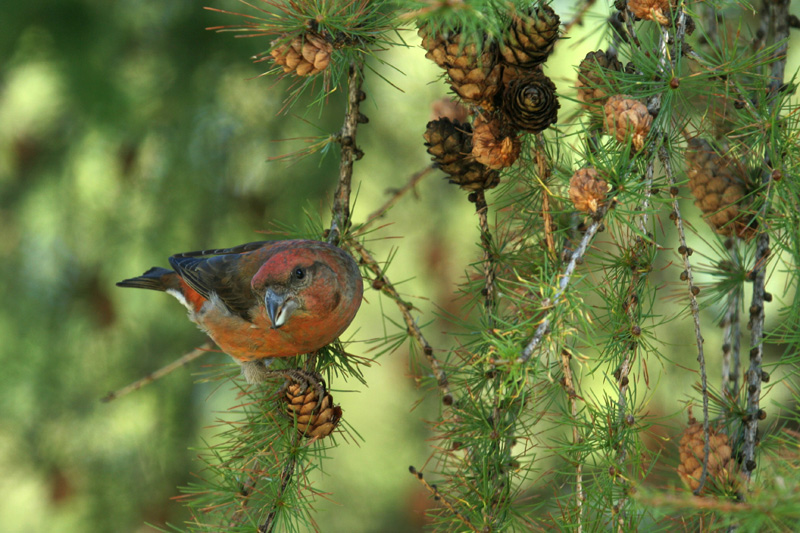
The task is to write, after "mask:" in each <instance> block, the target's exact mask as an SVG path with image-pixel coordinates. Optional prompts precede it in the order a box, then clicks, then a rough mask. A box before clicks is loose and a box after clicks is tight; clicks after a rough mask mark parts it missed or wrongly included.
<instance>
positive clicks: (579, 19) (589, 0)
mask: <svg viewBox="0 0 800 533" xmlns="http://www.w3.org/2000/svg"><path fill="white" fill-rule="evenodd" d="M596 1H597V0H583V4H582V5H581V7H580V9H578V12H577V13H575V16H573V17H572V20H570V21H569V22H567V23H566V24H564V31H563V32H562V34H566V33H569V30H571V29H572V27H573V26H575V25H578V26H583V17H584V16H585V15H586V13H587V12H588V11H589V10H590V9H591V8H592V6H593V5H594V4H595V2H596Z"/></svg>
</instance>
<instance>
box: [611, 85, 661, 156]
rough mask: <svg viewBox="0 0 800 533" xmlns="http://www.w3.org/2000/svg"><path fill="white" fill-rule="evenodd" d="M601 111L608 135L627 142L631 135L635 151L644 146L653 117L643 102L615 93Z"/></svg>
mask: <svg viewBox="0 0 800 533" xmlns="http://www.w3.org/2000/svg"><path fill="white" fill-rule="evenodd" d="M603 112H604V116H605V126H606V129H607V130H608V133H609V135H613V136H614V137H616V138H617V140H618V141H619V142H621V143H627V142H628V135H631V137H632V138H631V144H632V145H633V147H634V148H635V149H636V150H637V151H639V150H641V149H642V148H644V141H645V138H646V137H647V134H648V133H650V126H651V125H652V124H653V117H652V116H651V115H650V113H649V112H648V111H647V107H645V105H644V104H643V103H641V102H639V101H637V100H633V99H632V98H631V97H630V96H628V95H624V94H617V95H614V96H612V97H610V98H609V99H608V101H606V104H605V105H604V106H603Z"/></svg>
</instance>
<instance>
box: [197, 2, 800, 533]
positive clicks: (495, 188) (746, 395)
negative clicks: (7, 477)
mask: <svg viewBox="0 0 800 533" xmlns="http://www.w3.org/2000/svg"><path fill="white" fill-rule="evenodd" d="M247 5H248V6H250V7H249V8H248V9H250V11H247V12H246V13H242V15H244V17H245V18H243V19H242V20H244V21H245V22H244V23H243V25H241V26H230V27H225V28H217V29H222V30H224V31H237V32H242V33H243V34H245V35H250V36H260V35H263V36H266V37H268V39H266V40H263V41H260V42H262V43H266V44H263V46H266V47H268V49H267V50H266V51H263V53H261V54H260V55H259V56H258V58H257V61H259V62H260V63H261V64H263V65H265V66H266V70H267V72H266V73H265V75H268V76H272V75H274V76H278V77H283V78H286V79H289V80H291V85H290V87H291V88H290V93H289V94H288V95H287V98H285V99H283V100H284V101H285V105H286V106H289V107H292V106H300V105H303V104H302V102H305V101H304V100H302V98H301V95H303V94H305V95H306V96H310V100H311V101H312V102H313V103H314V105H323V106H324V105H326V101H327V100H326V99H327V97H328V96H329V95H330V94H331V93H332V92H334V91H339V92H341V93H343V94H346V95H347V107H346V109H345V110H344V113H343V117H342V120H343V126H342V129H341V131H339V132H332V133H331V135H330V136H329V137H328V138H327V140H325V141H323V142H321V143H319V144H318V145H317V147H316V148H317V149H319V150H323V149H326V150H327V148H329V147H338V149H339V154H340V160H339V169H338V172H332V173H331V174H332V175H331V183H332V186H333V185H335V187H336V191H335V193H334V197H333V201H332V218H331V222H330V224H329V225H328V227H327V229H324V230H323V228H317V230H318V234H317V238H320V239H327V240H328V241H329V242H332V243H334V244H337V245H339V246H342V247H343V248H345V249H346V250H349V251H350V252H351V253H352V254H353V255H354V256H355V257H356V258H357V259H358V260H359V262H360V264H361V265H362V270H363V274H364V277H365V280H366V281H367V285H368V284H371V287H372V289H373V290H374V293H375V297H376V298H380V299H381V301H382V302H389V303H390V304H391V305H385V303H384V305H383V307H382V308H381V309H382V312H383V313H385V314H386V315H387V316H388V317H390V323H392V324H394V325H396V326H397V331H396V332H395V334H388V333H387V334H385V336H384V338H383V339H382V342H381V343H380V346H381V348H382V350H380V353H386V352H391V351H392V349H393V348H395V347H397V346H399V345H401V344H403V343H404V342H405V341H408V343H407V345H408V346H410V352H411V353H412V354H413V355H414V357H415V358H416V359H415V365H421V366H422V367H423V368H425V369H426V370H425V371H424V372H423V379H422V384H423V387H422V388H421V389H420V394H421V395H422V394H431V395H435V396H437V397H440V398H441V408H440V412H439V415H438V418H437V419H435V420H433V421H432V423H431V432H432V443H433V444H432V446H431V454H432V459H431V460H428V457H427V456H420V457H419V464H417V465H415V466H412V467H411V469H410V471H411V473H412V474H413V475H414V476H415V478H416V479H417V480H418V481H419V482H420V484H421V486H422V487H424V489H425V490H426V491H427V492H428V493H429V495H430V500H431V503H430V508H429V518H428V520H429V521H428V523H427V527H429V528H430V529H431V530H435V531H523V530H535V529H538V528H545V527H548V528H549V527H553V526H552V525H553V524H554V523H555V524H557V525H556V526H555V527H556V528H559V529H567V530H573V531H609V530H615V531H635V530H642V531H657V530H662V529H668V528H674V525H675V524H676V523H679V524H681V526H682V527H684V526H685V527H686V528H687V529H688V530H697V529H698V528H700V529H705V528H717V527H738V528H740V529H741V530H742V531H759V530H765V529H761V528H762V527H765V518H764V516H765V515H764V512H763V511H764V509H765V507H766V506H768V507H769V510H770V514H769V520H770V522H769V525H767V526H766V527H770V528H774V529H775V530H785V529H791V528H792V527H794V525H796V523H795V522H794V520H796V516H797V511H798V508H797V504H796V503H791V502H796V498H797V490H798V487H800V474H798V472H797V470H796V469H793V468H791V464H792V463H794V464H796V461H797V459H798V454H799V453H800V451H798V450H800V448H798V446H800V438H798V435H799V434H798V433H797V431H796V424H797V423H798V421H799V420H800V416H799V415H798V414H797V412H796V410H797V407H796V405H797V404H796V402H798V401H800V395H799V394H798V393H797V390H798V388H797V383H796V378H795V377H794V376H795V374H796V373H795V371H794V366H795V365H797V363H798V362H800V352H799V351H798V350H799V349H800V327H798V326H800V322H799V321H798V317H800V299H799V298H798V297H797V296H796V293H797V292H796V291H797V287H798V285H799V284H798V281H800V270H799V269H798V268H797V265H798V264H800V235H799V234H798V231H797V228H798V224H799V223H800V214H798V213H800V205H799V204H800V181H798V180H797V179H795V176H797V174H798V171H800V143H798V142H797V137H798V132H799V131H800V123H798V120H797V116H798V113H797V111H798V107H797V103H796V100H795V99H794V90H795V84H794V83H795V78H794V74H793V73H786V72H784V70H785V67H786V63H787V61H786V57H787V50H788V49H789V46H788V45H789V44H790V41H789V38H790V35H789V26H790V25H789V22H788V21H790V16H789V12H788V5H789V4H788V1H786V0H776V1H773V0H764V3H763V5H762V4H758V5H755V7H756V8H757V10H758V11H757V13H758V16H757V20H756V21H755V26H753V27H752V28H747V27H741V26H740V22H739V18H737V17H743V16H744V14H745V12H746V11H745V9H744V7H743V6H742V5H741V4H740V3H736V2H722V3H719V2H716V3H714V2H702V3H700V2H698V3H692V2H686V1H683V0H678V1H676V2H654V1H649V0H646V1H636V0H631V1H630V2H628V3H625V2H624V1H623V2H616V3H615V4H614V5H613V6H611V7H610V8H608V7H606V6H597V5H595V3H594V2H592V1H579V2H578V3H576V4H575V5H573V6H571V7H569V8H566V9H565V8H563V7H562V6H563V5H564V4H548V3H547V2H529V1H521V0H512V1H510V2H506V1H503V2H499V1H494V0H465V1H463V2H462V1H453V0H430V1H411V0H409V1H400V2H388V1H371V2H370V1H366V0H341V1H340V0H329V1H326V2H311V1H307V0H293V1H280V0H264V1H263V2H256V3H253V4H247ZM253 8H255V10H253ZM598 13H601V14H602V16H597V14H598ZM723 13H724V16H723ZM581 26H591V27H592V29H591V32H592V33H591V34H590V35H591V37H590V38H585V39H581V40H571V39H570V37H571V35H572V32H574V31H575V29H576V28H578V27H581ZM598 42H602V47H601V48H599V49H598V48H596V47H597V43H598ZM404 46H410V47H421V50H419V55H420V57H422V56H423V55H424V57H426V58H427V59H428V60H430V61H431V62H432V66H433V65H435V68H436V72H438V73H439V74H440V78H441V79H440V80H438V82H440V83H441V84H442V85H443V87H446V88H447V90H449V91H450V94H451V95H452V99H453V100H454V101H456V102H457V103H458V104H459V105H460V106H462V107H463V109H462V111H463V113H462V114H461V118H459V119H456V118H448V117H447V116H442V117H440V118H436V119H434V120H431V121H430V122H428V123H427V124H424V123H422V124H420V125H419V129H418V130H417V131H413V132H407V134H408V135H409V136H414V137H415V138H417V139H419V150H420V151H424V150H427V152H428V154H429V155H430V157H431V160H432V163H433V167H434V170H435V172H436V173H438V174H439V175H440V176H442V177H445V178H446V179H447V180H449V181H450V182H452V183H453V184H455V185H458V186H459V187H460V188H461V189H463V190H464V191H465V192H466V193H467V198H466V199H467V201H468V202H470V203H471V204H474V206H475V212H476V218H477V225H476V226H477V228H476V229H475V241H476V242H477V243H479V244H480V252H479V253H477V254H476V257H475V261H474V263H473V264H472V265H464V269H465V270H468V274H467V276H466V280H465V281H464V283H463V284H462V286H461V287H460V291H461V292H463V293H464V294H465V295H466V298H467V299H468V300H469V301H470V302H471V303H470V305H468V306H466V307H465V309H464V310H463V314H462V315H461V316H447V317H445V318H446V319H447V320H448V321H450V323H451V324H450V325H451V326H452V327H453V330H455V331H458V332H460V333H459V334H458V335H456V336H455V337H450V340H451V342H452V344H451V345H445V346H436V348H435V349H434V347H433V346H432V344H431V343H430V341H429V338H430V336H431V332H430V331H429V328H425V327H424V326H422V325H421V324H422V323H424V321H423V320H420V316H419V314H418V312H417V311H416V310H415V308H414V307H413V305H411V304H409V303H408V302H407V301H406V300H404V297H401V294H400V293H399V292H398V290H397V289H396V287H395V286H394V285H393V283H392V282H391V280H390V278H389V275H388V273H387V261H385V260H384V258H376V257H375V255H374V253H373V251H372V250H371V249H370V242H371V238H372V237H371V234H372V232H373V231H374V230H375V227H374V226H373V223H374V221H375V220H377V219H378V218H380V217H389V218H390V217H391V215H392V213H391V212H390V211H389V208H390V207H391V206H393V205H395V203H400V202H402V201H403V198H402V195H403V194H405V193H406V192H407V191H408V190H410V189H411V188H413V186H414V184H416V183H418V181H419V180H420V179H421V178H422V177H423V176H424V175H426V174H430V173H431V172H430V170H431V169H424V170H423V171H420V172H419V173H416V174H413V175H412V181H411V182H410V185H409V186H408V187H405V188H399V189H396V191H395V192H394V193H392V194H393V196H392V198H391V199H390V201H388V202H387V204H386V205H385V206H384V207H383V208H381V210H379V212H377V213H375V214H374V216H369V217H366V218H360V214H359V216H351V213H350V208H351V198H350V191H351V189H352V188H353V187H354V184H355V183H357V181H358V179H360V175H359V172H358V161H359V159H360V158H361V156H362V155H364V154H363V152H362V151H361V149H360V148H359V143H358V142H357V139H358V137H357V133H358V132H360V131H361V127H362V126H364V125H365V124H366V117H365V116H364V113H363V109H364V105H365V104H363V102H364V101H365V96H366V94H369V92H370V86H369V85H368V84H369V83H383V81H381V80H380V76H369V73H370V72H371V69H376V71H378V72H379V70H378V68H377V65H381V62H382V61H383V56H382V55H381V54H382V53H383V52H384V51H386V50H387V49H391V48H394V47H404ZM570 46H572V47H577V48H578V50H577V56H576V57H577V59H576V60H575V61H574V64H571V65H570V67H571V70H569V72H568V73H567V74H568V76H569V79H564V72H563V71H561V72H559V71H557V69H556V67H555V66H554V65H553V62H552V58H553V57H554V55H558V54H561V53H563V54H564V55H563V57H569V54H568V52H567V50H566V48H567V47H570ZM562 49H564V50H563V52H562ZM559 57H561V56H559ZM554 72H556V73H554ZM551 73H554V74H551ZM365 80H366V81H365ZM431 81H432V82H435V81H437V80H435V79H432V80H431ZM265 90H266V88H265ZM375 109H376V112H379V113H380V112H394V111H389V110H387V109H384V108H382V107H381V105H380V102H379V103H378V105H377V107H376V108H375ZM721 109H722V110H724V112H722V111H720V110H721ZM387 164H389V163H388V162H387ZM409 174H412V172H409ZM453 191H454V197H453V198H450V199H447V200H445V199H442V200H441V201H443V202H444V201H454V202H455V201H459V196H458V194H463V193H458V191H456V189H455V188H453ZM455 193H458V194H455ZM462 201H463V200H462ZM692 201H693V202H694V203H692ZM702 219H705V220H706V221H707V222H708V226H710V227H707V226H706V224H704V223H699V222H700V221H701V220H702ZM419 223H420V224H424V221H423V220H420V222H419ZM401 246H402V245H401ZM779 276H780V279H781V282H780V285H781V287H782V289H781V290H782V291H783V293H782V294H781V295H780V297H777V296H776V297H773V296H772V294H771V293H770V292H768V291H767V288H766V287H767V284H768V283H770V282H771V281H773V278H777V277H779ZM397 277H404V276H402V275H398V276H397ZM773 282H774V281H773ZM743 310H746V311H747V312H748V313H749V318H748V320H747V321H746V323H740V320H741V319H740V311H743ZM768 318H769V320H768ZM715 324H721V325H722V327H723V332H722V334H721V335H718V334H716V333H714V331H715V330H714V329H713V327H714V325H715ZM670 328H677V330H678V331H680V332H681V333H680V335H681V336H683V337H688V338H689V339H690V342H689V343H688V344H687V343H686V342H683V344H682V345H681V349H682V350H691V352H692V355H691V359H692V360H696V363H694V366H693V368H690V369H688V370H686V369H685V368H680V369H679V366H681V365H678V364H676V363H675V362H674V361H672V360H671V358H672V357H673V356H672V355H670V354H671V353H673V352H672V350H673V347H672V345H674V344H675V343H676V342H678V341H677V340H676V336H677V335H676V334H674V333H669V332H670V331H672V330H670ZM371 336H372V335H370V337H371ZM358 346H359V345H358V343H354V344H353V345H348V346H347V351H345V349H344V348H343V347H342V346H341V345H339V344H334V345H332V346H330V347H329V348H327V349H326V350H323V351H322V352H320V353H317V354H311V355H309V356H307V357H300V358H297V359H294V360H291V361H286V362H281V363H276V364H277V366H278V370H281V371H283V373H280V372H279V375H280V376H281V378H280V379H276V380H274V381H272V382H267V384H265V385H261V386H259V387H251V388H244V389H242V391H241V398H242V403H241V407H240V409H239V413H240V414H241V417H242V419H241V420H238V421H232V422H230V424H229V426H228V427H227V429H226V430H225V431H224V432H223V433H222V434H221V436H220V438H219V439H217V441H218V443H216V444H213V445H211V446H210V447H209V450H208V451H207V453H206V454H205V455H204V456H203V457H204V459H205V461H206V463H207V466H208V468H207V469H206V470H205V472H204V474H203V476H202V477H201V479H200V481H198V483H197V484H196V485H193V486H190V487H187V488H186V489H185V492H186V501H187V505H188V506H189V507H190V509H191V510H192V519H193V521H192V522H191V523H190V524H188V525H187V527H188V530H191V531H218V530H222V529H225V528H228V529H226V530H228V531H253V530H257V531H261V532H267V531H294V530H303V529H305V528H312V529H313V528H315V529H318V530H321V531H325V530H326V529H327V528H326V527H325V525H324V524H319V523H317V522H316V521H315V518H314V510H313V507H312V504H313V502H314V499H315V497H317V496H319V494H320V492H319V489H318V488H317V487H316V486H314V485H313V484H312V483H310V482H309V481H308V480H309V472H311V471H313V470H315V469H317V468H320V465H321V463H322V460H323V458H324V457H325V455H326V454H325V451H326V450H327V449H329V447H334V446H347V447H351V446H353V442H352V441H353V440H355V439H356V438H357V435H358V428H357V427H355V428H354V427H351V426H350V425H349V424H348V421H347V411H346V410H345V411H342V409H341V408H339V407H337V406H336V404H334V403H333V397H332V395H331V393H330V392H328V389H327V387H326V385H327V386H330V387H332V388H333V389H338V390H346V389H347V387H346V382H347V380H348V379H351V380H352V379H359V380H366V381H367V382H368V381H369V375H368V373H367V374H366V375H362V369H361V367H360V366H359V365H358V364H357V362H358V361H359V360H360V359H358V358H356V357H353V355H352V354H351V353H350V352H352V351H358V349H359V348H358ZM779 349H780V350H784V352H783V355H782V357H781V358H780V360H779V361H778V360H777V357H776V353H777V350H779ZM364 351H365V352H366V351H367V350H364ZM363 355H368V354H366V353H365V354H363ZM384 357H391V355H384ZM281 364H284V365H285V367H280V365H281ZM768 366H772V367H774V368H773V369H772V370H770V372H769V373H768V372H767V371H766V368H767V367H768ZM295 369H299V370H295ZM679 370H681V371H686V372H690V373H691V374H690V375H691V376H692V377H691V379H692V380H696V382H697V385H696V388H695V391H694V393H693V394H692V395H691V396H688V395H687V396H686V397H683V398H671V401H673V402H674V404H672V405H661V404H660V403H659V401H654V399H655V398H660V397H658V396H657V389H658V387H659V382H660V380H661V379H664V380H667V379H676V378H675V377H674V375H675V372H677V371H679ZM770 374H772V375H773V376H774V377H773V379H772V380H771V381H770ZM287 376H288V377H287ZM323 376H324V378H325V380H324V382H323V380H322V377H323ZM667 376H669V377H667ZM684 376H685V375H684ZM682 379H686V378H685V377H684V378H682ZM777 384H780V386H779V387H776V385H777ZM341 394H344V393H341ZM770 395H773V397H774V398H775V401H776V402H781V403H782V404H783V407H779V406H778V405H777V403H776V404H773V405H771V406H769V407H767V406H768V405H770V404H769V398H770ZM340 397H341V396H340V393H337V399H338V398H340ZM685 404H689V405H690V406H691V405H693V406H694V413H695V414H696V415H697V416H698V418H697V419H695V418H693V417H692V418H691V419H690V423H689V424H686V423H684V422H682V421H683V420H684V415H683V413H685V411H686V407H685ZM411 407H412V406H409V409H410V408H411ZM768 411H769V412H770V413H771V417H770V419H769V421H770V422H769V423H767V422H765V420H766V419H767V415H766V413H767V412H768ZM772 413H774V416H772ZM409 416H415V415H414V413H413V411H410V412H409ZM370 445H371V443H370V442H364V443H361V446H370ZM353 453H357V451H355V450H354V452H353ZM423 464H424V465H425V467H424V468H422V467H421V465H423ZM405 466H407V465H405ZM682 482H683V483H684V484H685V485H684V484H682ZM765 502H773V504H774V505H768V504H767V503H765ZM341 512H343V513H346V512H347V510H346V509H341ZM209 524H211V525H209ZM223 526H224V527H223Z"/></svg>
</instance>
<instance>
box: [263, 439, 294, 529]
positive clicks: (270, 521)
mask: <svg viewBox="0 0 800 533" xmlns="http://www.w3.org/2000/svg"><path fill="white" fill-rule="evenodd" d="M294 438H295V439H299V438H300V437H299V436H298V435H295V436H294ZM295 448H296V446H295ZM295 466H297V457H296V456H295V455H294V454H291V455H290V457H289V461H288V462H287V463H286V465H284V467H283V471H281V485H280V487H279V488H278V494H277V495H276V496H275V501H274V502H273V505H272V509H271V510H270V512H269V514H268V515H267V518H266V520H264V523H263V524H261V525H260V526H259V527H258V533H272V532H273V531H274V530H275V525H276V523H277V522H276V520H275V517H276V516H277V515H278V508H279V507H280V506H281V505H280V503H281V499H283V495H284V493H285V492H286V487H288V486H289V483H290V482H291V481H292V477H293V476H294V469H295Z"/></svg>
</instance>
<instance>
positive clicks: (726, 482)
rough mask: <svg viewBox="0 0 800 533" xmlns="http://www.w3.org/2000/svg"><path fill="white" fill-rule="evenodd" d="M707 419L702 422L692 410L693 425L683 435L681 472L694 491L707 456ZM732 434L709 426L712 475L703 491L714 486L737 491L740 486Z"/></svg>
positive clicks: (709, 472)
mask: <svg viewBox="0 0 800 533" xmlns="http://www.w3.org/2000/svg"><path fill="white" fill-rule="evenodd" d="M704 447H705V443H704V441H703V423H702V422H698V421H697V420H695V419H694V417H693V416H692V412H691V410H690V411H689V426H688V427H687V428H686V429H685V430H684V432H683V435H682V436H681V440H680V444H679V447H678V448H679V451H680V456H681V463H680V464H679V465H678V475H679V476H680V477H681V480H682V481H683V483H684V484H685V485H686V486H687V487H689V488H690V489H691V490H692V491H695V490H697V489H698V488H699V487H700V476H701V475H702V473H703V458H704V453H705V452H704ZM732 455H733V453H732V449H731V446H730V442H729V440H728V436H727V435H726V434H724V433H720V432H719V430H718V429H716V428H713V427H709V428H708V477H707V479H706V483H705V485H704V486H703V490H702V491H701V494H702V493H703V492H705V491H706V489H707V487H709V486H711V487H714V488H717V489H719V490H730V491H736V490H738V488H739V479H738V476H737V470H738V469H737V464H736V461H735V460H734V459H733V457H732Z"/></svg>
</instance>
